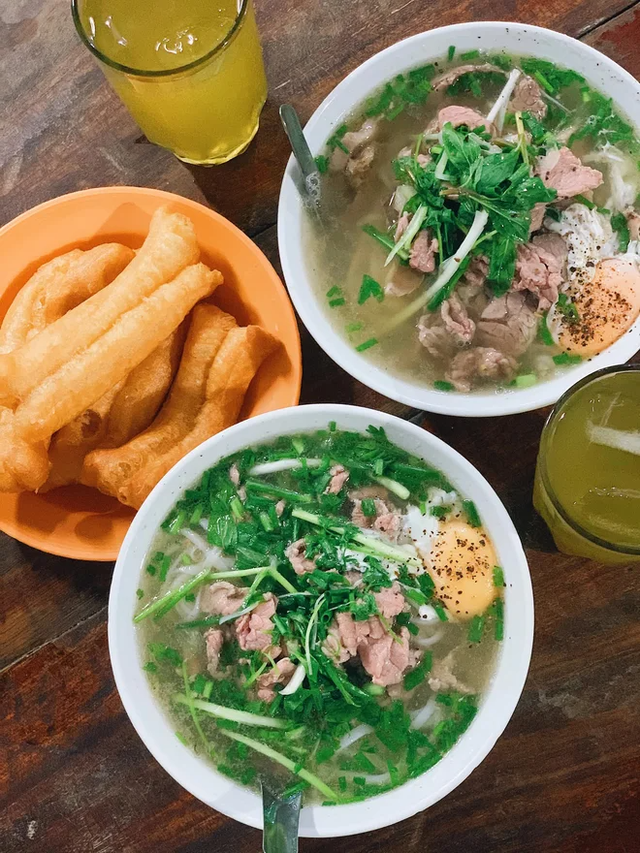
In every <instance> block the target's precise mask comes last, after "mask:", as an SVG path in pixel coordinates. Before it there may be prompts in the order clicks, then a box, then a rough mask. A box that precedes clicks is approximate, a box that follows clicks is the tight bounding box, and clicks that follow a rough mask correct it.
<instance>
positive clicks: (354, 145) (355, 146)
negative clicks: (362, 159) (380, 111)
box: [342, 118, 380, 156]
mask: <svg viewBox="0 0 640 853" xmlns="http://www.w3.org/2000/svg"><path fill="white" fill-rule="evenodd" d="M379 123H380V122H379V120H378V119H376V118H366V119H365V120H364V121H363V122H362V124H361V125H360V128H359V129H358V130H351V131H349V132H348V133H345V135H344V136H343V137H342V144H343V145H344V147H345V148H347V149H348V151H349V154H350V155H351V156H353V155H354V154H358V153H359V152H360V151H362V149H363V148H366V146H367V145H369V144H370V143H371V142H373V140H374V139H375V138H376V136H377V135H378V129H379Z"/></svg>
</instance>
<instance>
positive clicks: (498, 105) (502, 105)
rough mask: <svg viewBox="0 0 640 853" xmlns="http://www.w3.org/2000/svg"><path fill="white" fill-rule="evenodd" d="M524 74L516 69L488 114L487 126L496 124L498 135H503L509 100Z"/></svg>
mask: <svg viewBox="0 0 640 853" xmlns="http://www.w3.org/2000/svg"><path fill="white" fill-rule="evenodd" d="M521 74H522V72H521V71H520V69H519V68H514V69H513V71H512V72H511V73H510V74H509V77H508V79H507V82H506V84H505V87H504V89H503V90H502V92H500V94H499V95H498V98H497V100H496V102H495V104H494V105H493V106H492V107H491V109H490V110H489V113H488V114H487V124H492V123H493V124H495V126H496V129H497V131H498V133H502V128H503V126H504V118H505V115H506V112H507V104H508V103H509V99H510V98H511V95H512V93H513V90H514V89H515V87H516V83H517V82H518V79H519V78H520V75H521Z"/></svg>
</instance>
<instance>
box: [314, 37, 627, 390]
mask: <svg viewBox="0 0 640 853" xmlns="http://www.w3.org/2000/svg"><path fill="white" fill-rule="evenodd" d="M449 53H450V56H449V57H448V59H446V60H443V61H440V62H435V63H433V64H430V65H427V66H424V67H421V68H417V69H414V70H413V71H410V72H408V73H407V74H405V75H399V76H398V77H396V78H395V79H394V80H393V81H390V82H389V83H388V84H387V85H386V86H385V87H384V88H383V89H382V90H381V91H379V92H377V93H376V94H375V95H374V96H373V97H371V98H370V99H369V100H368V101H367V102H366V103H365V104H363V105H362V106H361V107H360V109H359V110H358V111H357V112H356V113H355V114H354V115H353V116H352V117H351V118H350V119H349V120H348V122H347V123H345V124H344V125H342V126H341V127H339V128H337V129H336V130H335V131H334V133H333V134H332V136H331V137H330V138H329V140H328V142H327V146H326V149H325V152H324V153H323V154H322V155H320V156H319V157H318V158H317V163H318V167H319V169H320V171H321V172H322V173H323V184H322V193H323V214H324V215H323V216H322V218H321V220H319V219H318V218H314V217H308V218H307V220H308V221H307V222H306V223H305V228H306V232H307V233H306V246H307V255H308V257H309V266H310V268H311V270H312V275H313V277H314V280H315V286H316V288H317V293H318V298H319V301H320V302H321V304H322V305H323V307H324V310H325V311H326V312H327V313H328V316H329V318H330V320H331V322H332V324H333V325H334V327H335V328H336V329H337V330H338V331H339V332H340V333H341V334H343V335H344V336H345V338H346V339H347V340H348V341H349V342H350V344H351V345H352V346H353V347H354V349H355V350H356V351H358V352H361V353H363V354H364V356H365V357H366V358H368V359H370V360H371V362H372V363H374V364H376V365H378V366H379V367H381V368H383V369H384V370H386V371H388V372H390V373H392V374H394V375H398V376H400V377H402V378H404V379H407V380H410V381H414V382H416V381H417V382H419V383H423V384H425V385H429V384H430V385H435V387H436V388H438V389H440V390H442V391H454V390H457V391H462V392H468V391H470V390H476V389H484V390H485V391H486V388H487V387H493V388H495V389H498V390H504V389H507V388H510V387H520V388H522V387H527V386H529V385H533V384H535V383H537V382H538V381H540V380H544V379H547V378H549V377H551V376H552V375H553V374H554V373H555V372H556V371H558V370H562V369H566V366H567V365H571V364H575V363H578V362H580V361H581V360H583V359H588V358H590V357H591V356H593V355H595V354H596V353H598V352H600V351H601V350H603V349H605V348H606V347H608V346H609V345H610V344H611V343H613V342H614V341H615V340H616V339H617V338H618V337H620V336H621V335H622V334H623V333H624V332H625V331H626V330H627V329H628V328H629V327H630V326H631V324H632V323H633V322H634V320H635V319H636V318H637V316H638V314H639V313H640V270H639V262H640V248H639V246H640V244H639V243H638V232H639V224H640V214H638V213H637V212H636V209H635V208H636V197H637V195H638V190H639V189H640V180H639V172H638V166H637V162H638V156H639V154H640V144H639V143H638V140H637V138H636V135H635V131H634V129H633V128H632V127H631V126H630V125H629V124H628V123H627V122H626V121H625V120H624V119H622V118H621V117H620V115H619V114H618V113H617V112H616V109H615V107H614V105H613V104H612V102H611V101H609V100H607V99H606V98H605V97H604V96H603V95H602V94H600V92H598V91H596V90H594V89H592V88H591V87H590V86H588V85H587V83H586V81H585V79H584V78H583V77H582V76H581V75H580V74H578V73H576V72H574V71H571V70H567V69H563V68H560V67H558V66H556V65H554V64H552V63H550V62H547V61H544V60H539V59H533V58H528V57H512V56H507V55H506V54H498V55H484V54H481V53H480V52H479V51H470V52H468V53H467V54H462V55H461V56H456V55H455V51H454V50H453V48H452V49H451V50H450V52H449Z"/></svg>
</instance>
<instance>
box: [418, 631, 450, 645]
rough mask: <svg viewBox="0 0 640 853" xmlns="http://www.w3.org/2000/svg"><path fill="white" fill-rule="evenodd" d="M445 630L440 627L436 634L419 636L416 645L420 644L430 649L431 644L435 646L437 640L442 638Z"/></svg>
mask: <svg viewBox="0 0 640 853" xmlns="http://www.w3.org/2000/svg"><path fill="white" fill-rule="evenodd" d="M442 634H443V631H442V629H440V630H439V631H436V632H435V634H432V635H431V636H430V637H418V638H417V639H416V640H415V644H416V646H420V648H421V649H428V648H429V646H435V644H436V643H437V642H439V641H440V640H441V639H442Z"/></svg>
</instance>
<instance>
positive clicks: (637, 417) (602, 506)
mask: <svg viewBox="0 0 640 853" xmlns="http://www.w3.org/2000/svg"><path fill="white" fill-rule="evenodd" d="M534 505H535V508H536V509H537V510H538V512H539V513H540V515H542V517H543V518H544V520H545V521H546V522H547V524H548V526H549V528H550V530H551V533H552V534H553V538H554V540H555V542H556V545H557V546H558V548H559V549H560V550H561V551H564V552H565V553H568V554H577V555H579V556H584V557H590V558H592V559H596V560H600V561H601V562H605V563H625V562H632V561H633V562H635V561H639V562H640V369H638V368H637V367H635V368H634V367H628V368H624V367H615V368H609V369H606V370H603V371H600V372H599V373H597V374H595V375H594V376H592V377H589V378H587V379H585V380H583V381H582V382H580V383H578V384H577V385H576V386H575V387H574V388H572V389H571V390H570V391H569V392H568V393H567V394H566V395H565V396H564V397H563V398H562V399H561V400H560V401H559V402H558V405H557V406H556V408H555V409H554V411H553V413H552V415H551V417H550V418H549V420H548V421H547V424H546V426H545V428H544V432H543V434H542V441H541V444H540V454H539V456H538V466H537V470H536V480H535V486H534Z"/></svg>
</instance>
